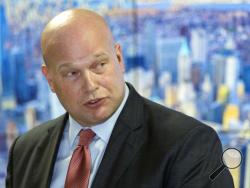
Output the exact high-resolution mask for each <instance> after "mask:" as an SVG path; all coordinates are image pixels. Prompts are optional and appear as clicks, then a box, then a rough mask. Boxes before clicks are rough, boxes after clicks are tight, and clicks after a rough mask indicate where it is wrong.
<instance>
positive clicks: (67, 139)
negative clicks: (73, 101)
mask: <svg viewBox="0 0 250 188" xmlns="http://www.w3.org/2000/svg"><path fill="white" fill-rule="evenodd" d="M128 94H129V89H128V87H127V85H126V86H125V96H124V98H123V100H122V103H121V104H120V106H119V107H118V109H117V110H116V112H115V113H114V114H113V115H112V116H111V117H110V118H109V119H108V120H106V121H105V122H103V123H101V124H98V125H95V126H92V127H83V126H81V125H80V124H78V123H77V122H76V121H75V120H74V119H73V118H72V117H71V116H70V115H69V121H68V122H67V125H66V127H65V129H64V132H63V136H62V140H61V142H60V146H59V151H58V154H57V158H56V162H55V166H54V171H53V176H52V181H51V185H50V187H51V188H63V187H64V183H65V179H66V175H67V170H68V166H69V163H70V159H71V157H72V154H73V151H74V150H75V148H76V146H77V144H78V141H79V135H78V133H79V132H80V130H81V129H92V131H94V132H95V134H96V136H95V137H94V139H93V141H92V142H91V143H90V145H89V149H90V155H91V172H90V179H89V185H88V188H90V187H91V184H92V182H93V180H94V178H95V174H96V172H97V170H98V167H99V165H100V163H101V161H102V157H103V155H104V152H105V149H106V146H107V144H108V142H109V138H110V136H111V133H112V130H113V128H114V126H115V123H116V121H117V118H118V116H119V115H120V113H121V111H122V109H123V107H124V105H125V102H126V101H127V98H128Z"/></svg>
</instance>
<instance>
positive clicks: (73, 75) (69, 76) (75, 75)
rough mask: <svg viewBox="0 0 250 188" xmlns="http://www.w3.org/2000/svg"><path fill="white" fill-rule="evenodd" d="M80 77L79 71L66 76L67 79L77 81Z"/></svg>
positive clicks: (67, 73)
mask: <svg viewBox="0 0 250 188" xmlns="http://www.w3.org/2000/svg"><path fill="white" fill-rule="evenodd" d="M79 75H80V72H79V71H68V72H66V73H65V74H64V77H66V78H67V79H76V78H77V77H78V76H79Z"/></svg>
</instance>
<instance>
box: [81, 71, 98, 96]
mask: <svg viewBox="0 0 250 188" xmlns="http://www.w3.org/2000/svg"><path fill="white" fill-rule="evenodd" d="M97 88H98V86H97V84H96V78H95V75H93V74H92V73H91V72H90V71H86V72H85V74H83V84H82V90H83V91H84V93H86V94H92V93H93V92H95V91H96V90H97Z"/></svg>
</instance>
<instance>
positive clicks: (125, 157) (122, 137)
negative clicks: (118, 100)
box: [92, 85, 145, 188]
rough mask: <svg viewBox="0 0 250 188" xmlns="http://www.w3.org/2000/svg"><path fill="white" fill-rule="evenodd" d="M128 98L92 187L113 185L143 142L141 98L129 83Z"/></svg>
mask: <svg viewBox="0 0 250 188" xmlns="http://www.w3.org/2000/svg"><path fill="white" fill-rule="evenodd" d="M129 88H130V93H129V97H128V100H127V101H126V104H125V106H124V108H123V110H122V112H121V114H120V116H119V117H118V119H117V122H116V125H115V127H114V129H113V132H112V134H111V137H110V140H109V143H108V145H107V148H106V151H105V154H104V156H103V159H102V162H101V164H100V166H99V169H98V171H97V173H96V176H95V179H94V181H93V183H92V188H99V187H109V188H111V187H115V184H116V183H117V181H118V180H119V178H120V177H121V176H122V174H123V173H124V172H125V170H126V169H127V168H128V166H129V164H130V163H131V161H132V159H133V158H134V156H135V154H136V153H137V151H138V150H139V149H140V147H141V145H142V144H143V142H144V140H145V139H144V138H143V136H144V135H145V134H143V126H142V124H143V103H142V98H141V97H140V96H139V94H137V93H136V91H135V90H134V88H133V87H132V86H131V85H129Z"/></svg>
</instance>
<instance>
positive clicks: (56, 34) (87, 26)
mask: <svg viewBox="0 0 250 188" xmlns="http://www.w3.org/2000/svg"><path fill="white" fill-rule="evenodd" d="M90 30H91V31H92V32H94V33H96V35H98V34H100V33H102V34H103V35H104V36H105V38H107V41H109V42H110V44H111V45H113V44H114V39H113V36H112V33H111V30H110V28H109V26H108V24H107V23H106V21H105V20H104V18H103V17H102V16H100V15H99V14H97V13H95V12H93V11H90V10H87V9H70V10H66V11H64V12H61V13H60V14H58V15H57V16H55V17H54V18H53V19H52V20H50V21H49V23H48V24H47V25H46V26H45V28H44V30H43V32H42V35H41V49H42V55H43V57H44V61H45V63H46V65H47V66H48V62H47V61H46V55H47V52H48V50H49V47H50V46H51V45H53V44H54V43H56V42H60V41H62V40H67V37H68V40H70V36H72V35H74V34H75V33H77V32H80V34H81V35H82V36H84V33H86V32H88V31H90Z"/></svg>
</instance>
